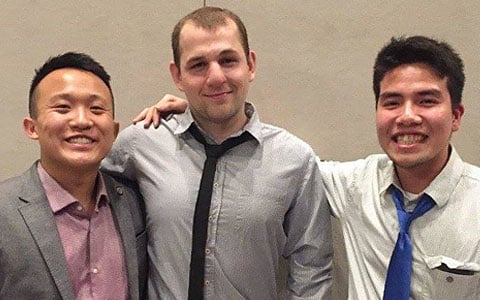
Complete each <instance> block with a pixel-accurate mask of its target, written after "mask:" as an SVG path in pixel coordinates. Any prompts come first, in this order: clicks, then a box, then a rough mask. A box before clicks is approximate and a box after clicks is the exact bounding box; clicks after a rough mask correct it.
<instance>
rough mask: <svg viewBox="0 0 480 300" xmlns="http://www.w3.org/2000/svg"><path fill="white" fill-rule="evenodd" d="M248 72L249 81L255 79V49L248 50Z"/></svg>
mask: <svg viewBox="0 0 480 300" xmlns="http://www.w3.org/2000/svg"><path fill="white" fill-rule="evenodd" d="M247 63H248V72H249V73H250V81H253V80H254V79H255V74H256V73H257V54H256V53H255V51H250V53H248V62H247Z"/></svg>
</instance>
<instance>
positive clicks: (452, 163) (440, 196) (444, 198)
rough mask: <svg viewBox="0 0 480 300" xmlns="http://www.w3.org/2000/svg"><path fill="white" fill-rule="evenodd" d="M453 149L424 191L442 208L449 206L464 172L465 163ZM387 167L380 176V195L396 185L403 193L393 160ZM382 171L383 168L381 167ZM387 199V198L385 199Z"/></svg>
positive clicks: (452, 148)
mask: <svg viewBox="0 0 480 300" xmlns="http://www.w3.org/2000/svg"><path fill="white" fill-rule="evenodd" d="M450 147H451V153H450V157H449V159H448V162H447V164H446V165H445V167H444V168H443V169H442V171H441V172H440V173H439V174H438V175H437V176H436V177H435V178H434V180H433V181H432V182H431V183H430V184H429V185H428V186H427V188H426V189H425V190H424V191H423V192H424V193H426V194H428V195H429V196H430V197H432V199H433V200H434V201H435V203H436V204H437V205H438V206H440V207H442V206H444V205H445V204H447V202H448V199H450V195H451V194H452V193H453V191H454V187H456V186H457V184H458V182H459V181H460V178H461V176H462V173H463V171H464V168H465V166H464V163H463V161H462V159H461V158H460V156H459V155H458V153H457V151H456V150H455V148H454V147H453V146H450ZM386 163H387V166H385V167H384V168H383V172H382V173H381V174H380V186H379V192H380V195H383V194H384V193H385V192H387V190H388V189H389V187H390V186H391V185H395V186H396V187H397V188H398V189H400V190H401V191H403V189H402V188H401V186H400V183H399V180H398V178H397V175H396V173H395V167H394V165H393V162H392V161H391V160H388V162H386ZM379 169H380V170H381V167H380V166H379ZM383 198H384V199H385V197H383Z"/></svg>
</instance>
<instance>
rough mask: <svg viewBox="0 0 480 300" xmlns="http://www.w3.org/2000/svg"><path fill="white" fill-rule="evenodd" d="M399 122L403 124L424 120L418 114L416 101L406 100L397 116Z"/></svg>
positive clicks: (417, 122)
mask: <svg viewBox="0 0 480 300" xmlns="http://www.w3.org/2000/svg"><path fill="white" fill-rule="evenodd" d="M397 122H398V123H399V124H403V125H412V124H420V123H421V122H422V118H421V116H420V115H419V114H418V111H417V108H416V106H415V104H414V103H412V102H410V101H406V102H404V104H403V105H402V107H401V108H400V115H399V116H398V118H397Z"/></svg>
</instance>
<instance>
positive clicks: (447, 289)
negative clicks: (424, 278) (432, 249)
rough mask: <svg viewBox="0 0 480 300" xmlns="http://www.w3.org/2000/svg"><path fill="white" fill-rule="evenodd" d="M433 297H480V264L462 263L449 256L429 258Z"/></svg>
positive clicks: (475, 299)
mask: <svg viewBox="0 0 480 300" xmlns="http://www.w3.org/2000/svg"><path fill="white" fill-rule="evenodd" d="M427 265H428V267H429V269H430V272H431V278H432V286H431V288H430V289H429V290H430V291H431V292H432V294H433V297H432V298H433V299H457V300H460V299H462V300H470V299H472V300H478V299H480V265H478V264H477V263H468V262H466V263H463V262H462V263H461V262H458V261H455V260H453V259H451V258H448V257H436V258H431V259H430V260H428V259H427Z"/></svg>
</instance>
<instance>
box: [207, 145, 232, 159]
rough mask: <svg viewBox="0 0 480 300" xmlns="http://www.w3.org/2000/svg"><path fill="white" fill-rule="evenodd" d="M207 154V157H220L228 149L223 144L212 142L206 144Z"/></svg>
mask: <svg viewBox="0 0 480 300" xmlns="http://www.w3.org/2000/svg"><path fill="white" fill-rule="evenodd" d="M204 146H205V154H206V155H207V157H211V158H219V157H220V156H222V155H223V153H225V151H227V150H228V149H226V148H225V147H223V144H220V145H210V144H205V145H204Z"/></svg>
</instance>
